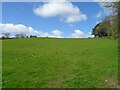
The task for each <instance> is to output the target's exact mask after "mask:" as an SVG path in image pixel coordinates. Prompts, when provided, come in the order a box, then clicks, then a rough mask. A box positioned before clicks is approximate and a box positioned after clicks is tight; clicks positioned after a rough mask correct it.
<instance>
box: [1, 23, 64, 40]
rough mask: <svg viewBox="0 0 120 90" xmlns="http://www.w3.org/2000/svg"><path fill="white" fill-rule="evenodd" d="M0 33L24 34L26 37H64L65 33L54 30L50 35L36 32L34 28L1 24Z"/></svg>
mask: <svg viewBox="0 0 120 90" xmlns="http://www.w3.org/2000/svg"><path fill="white" fill-rule="evenodd" d="M0 32H3V33H11V34H17V33H24V34H26V35H37V36H39V37H57V38H62V37H63V32H61V31H60V30H53V31H51V32H50V33H48V32H42V31H38V30H35V29H33V28H32V27H27V26H25V25H23V24H9V23H8V24H0Z"/></svg>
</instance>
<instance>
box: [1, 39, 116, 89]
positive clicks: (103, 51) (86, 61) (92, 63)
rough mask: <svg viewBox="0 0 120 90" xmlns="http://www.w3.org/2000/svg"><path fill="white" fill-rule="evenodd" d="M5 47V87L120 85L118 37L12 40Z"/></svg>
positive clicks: (3, 64) (3, 66)
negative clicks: (113, 38)
mask: <svg viewBox="0 0 120 90" xmlns="http://www.w3.org/2000/svg"><path fill="white" fill-rule="evenodd" d="M2 49H3V51H2V60H3V61H2V74H3V77H2V80H3V84H2V87H3V88H106V87H116V86H117V83H116V82H117V75H118V51H117V50H118V43H117V40H110V39H52V38H51V39H50V38H28V39H11V40H3V47H2ZM111 80H112V82H111Z"/></svg>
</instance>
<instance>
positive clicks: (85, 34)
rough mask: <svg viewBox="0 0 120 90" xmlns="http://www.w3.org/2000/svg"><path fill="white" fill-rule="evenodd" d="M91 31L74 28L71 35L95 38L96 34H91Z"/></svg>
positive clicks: (73, 36)
mask: <svg viewBox="0 0 120 90" xmlns="http://www.w3.org/2000/svg"><path fill="white" fill-rule="evenodd" d="M91 33H92V32H88V33H84V32H83V31H81V30H79V29H77V30H74V32H73V33H72V35H71V37H72V38H88V37H91V38H93V37H94V35H91Z"/></svg>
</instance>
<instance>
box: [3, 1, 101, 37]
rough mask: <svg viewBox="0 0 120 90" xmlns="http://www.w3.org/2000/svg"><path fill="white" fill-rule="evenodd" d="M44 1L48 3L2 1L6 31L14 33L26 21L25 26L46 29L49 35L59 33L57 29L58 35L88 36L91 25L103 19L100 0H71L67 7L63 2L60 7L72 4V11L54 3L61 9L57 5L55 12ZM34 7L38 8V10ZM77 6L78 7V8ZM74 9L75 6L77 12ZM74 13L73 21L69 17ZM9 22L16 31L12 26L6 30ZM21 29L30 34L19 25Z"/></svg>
mask: <svg viewBox="0 0 120 90" xmlns="http://www.w3.org/2000/svg"><path fill="white" fill-rule="evenodd" d="M45 4H46V3H43V2H34V3H32V2H3V3H2V24H4V25H2V27H3V26H4V29H3V32H10V33H11V34H12V35H14V34H16V33H18V32H17V29H16V28H17V26H16V25H23V26H25V27H26V29H27V28H29V27H31V28H32V30H35V31H38V32H39V31H40V32H42V34H44V33H47V35H48V36H57V33H58V36H62V37H73V38H74V37H78V38H79V37H88V36H90V34H89V33H90V32H91V31H92V28H93V27H94V26H95V25H96V23H97V22H100V21H101V20H102V19H103V17H102V15H101V13H100V12H101V11H102V7H101V6H100V5H99V3H97V2H72V3H68V4H65V5H66V6H65V7H64V5H59V7H60V8H63V9H64V8H67V9H68V10H69V8H71V11H69V12H68V13H67V12H66V13H65V11H63V10H61V9H59V8H58V7H55V8H56V9H57V8H58V11H57V10H55V9H54V12H52V11H50V9H49V8H48V7H47V5H46V8H47V10H46V9H45V8H44V7H43V6H44V5H45ZM47 4H50V8H54V7H52V4H51V3H47ZM70 5H72V6H70ZM39 6H41V7H39ZM35 9H38V10H37V11H36V12H35ZM67 9H66V10H67ZM72 9H73V11H72ZM77 9H79V11H78V10H77ZM45 10H46V11H45ZM74 10H76V12H75V11H74ZM42 11H43V13H42ZM59 11H60V12H59ZM77 11H78V12H77ZM72 12H73V13H74V14H72ZM79 12H80V13H79ZM46 13H47V14H46ZM62 13H63V14H62ZM76 13H77V14H76ZM65 14H66V15H65ZM78 14H79V15H78ZM81 14H82V15H81ZM98 14H99V15H98ZM67 15H68V16H67ZM80 15H81V16H80ZM71 16H73V18H72V20H73V21H68V17H70V18H71ZM78 16H80V17H78ZM76 17H78V20H76ZM81 18H82V19H81ZM79 19H80V20H79ZM6 24H7V25H6ZM8 24H11V25H12V26H11V27H14V26H15V27H14V28H12V29H15V30H16V31H15V32H14V31H11V30H5V29H6V28H7V26H10V25H8ZM5 25H6V26H5ZM5 27H6V28H5ZM8 29H9V28H8ZM18 31H19V32H20V33H22V32H23V33H25V34H27V32H24V31H20V30H19V29H18ZM30 34H32V33H30ZM81 34H82V35H81ZM83 34H84V35H83ZM45 35H46V34H45ZM75 35H76V36H75ZM42 36H44V35H42Z"/></svg>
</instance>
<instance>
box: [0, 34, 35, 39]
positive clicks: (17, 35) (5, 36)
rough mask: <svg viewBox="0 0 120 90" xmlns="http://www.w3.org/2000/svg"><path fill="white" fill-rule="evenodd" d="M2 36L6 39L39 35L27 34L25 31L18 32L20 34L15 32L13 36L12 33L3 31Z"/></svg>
mask: <svg viewBox="0 0 120 90" xmlns="http://www.w3.org/2000/svg"><path fill="white" fill-rule="evenodd" d="M1 38H2V39H6V38H37V36H36V35H30V36H27V35H26V34H24V33H18V34H15V36H14V37H11V34H10V33H2V37H1Z"/></svg>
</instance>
